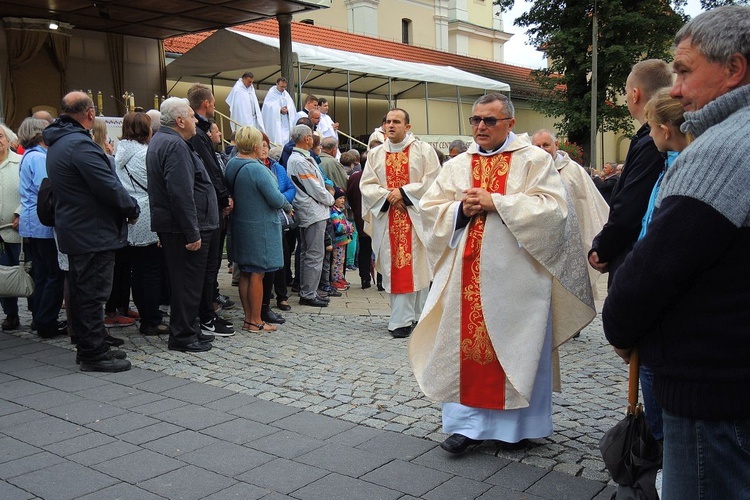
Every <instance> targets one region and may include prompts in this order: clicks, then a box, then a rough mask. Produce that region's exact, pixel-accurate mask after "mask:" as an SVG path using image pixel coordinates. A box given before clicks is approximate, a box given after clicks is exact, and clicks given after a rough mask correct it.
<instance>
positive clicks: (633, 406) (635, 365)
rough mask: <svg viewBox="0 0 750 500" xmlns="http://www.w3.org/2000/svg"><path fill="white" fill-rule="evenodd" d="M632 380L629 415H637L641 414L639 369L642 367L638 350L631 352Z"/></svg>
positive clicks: (629, 383) (630, 383)
mask: <svg viewBox="0 0 750 500" xmlns="http://www.w3.org/2000/svg"><path fill="white" fill-rule="evenodd" d="M629 366H630V378H629V380H628V414H632V415H635V414H637V413H640V405H639V404H638V382H639V379H638V369H639V368H640V366H641V360H640V359H639V357H638V350H637V349H633V350H632V351H631V352H630V362H629Z"/></svg>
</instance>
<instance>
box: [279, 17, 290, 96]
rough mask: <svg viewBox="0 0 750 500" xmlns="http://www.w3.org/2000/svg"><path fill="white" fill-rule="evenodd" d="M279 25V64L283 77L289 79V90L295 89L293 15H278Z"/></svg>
mask: <svg viewBox="0 0 750 500" xmlns="http://www.w3.org/2000/svg"><path fill="white" fill-rule="evenodd" d="M276 22H277V23H278V24H279V59H280V60H279V63H280V65H281V68H280V69H281V75H282V76H284V77H286V78H287V82H288V84H289V88H291V89H294V56H293V55H292V15H291V14H277V15H276Z"/></svg>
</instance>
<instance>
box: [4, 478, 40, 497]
mask: <svg viewBox="0 0 750 500" xmlns="http://www.w3.org/2000/svg"><path fill="white" fill-rule="evenodd" d="M34 497H35V495H32V494H31V493H29V492H28V491H24V490H22V489H20V488H16V487H15V486H13V485H12V484H10V483H6V482H5V481H0V498H2V499H3V500H30V499H32V498H34Z"/></svg>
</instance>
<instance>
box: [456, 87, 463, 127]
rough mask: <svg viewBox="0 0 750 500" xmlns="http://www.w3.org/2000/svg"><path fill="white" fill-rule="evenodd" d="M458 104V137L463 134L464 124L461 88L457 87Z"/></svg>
mask: <svg viewBox="0 0 750 500" xmlns="http://www.w3.org/2000/svg"><path fill="white" fill-rule="evenodd" d="M456 103H458V135H464V134H463V128H464V127H463V123H461V87H459V86H458V85H456Z"/></svg>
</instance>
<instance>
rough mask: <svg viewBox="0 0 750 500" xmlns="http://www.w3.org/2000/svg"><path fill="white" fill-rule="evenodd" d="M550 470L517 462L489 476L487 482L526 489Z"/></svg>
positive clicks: (514, 488) (517, 489)
mask: <svg viewBox="0 0 750 500" xmlns="http://www.w3.org/2000/svg"><path fill="white" fill-rule="evenodd" d="M548 472H549V471H548V470H547V469H541V468H539V467H529V466H525V465H521V464H519V463H517V462H510V463H509V464H508V465H506V466H505V467H503V468H502V469H500V470H499V471H497V472H496V473H495V474H493V475H491V476H490V477H488V478H487V479H486V480H485V482H487V483H490V484H496V485H498V486H502V487H504V488H509V489H511V490H516V491H525V490H526V489H527V488H529V487H530V486H531V485H532V484H534V483H536V482H537V481H539V480H540V479H541V478H543V477H544V476H545V475H546V474H547V473H548Z"/></svg>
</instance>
